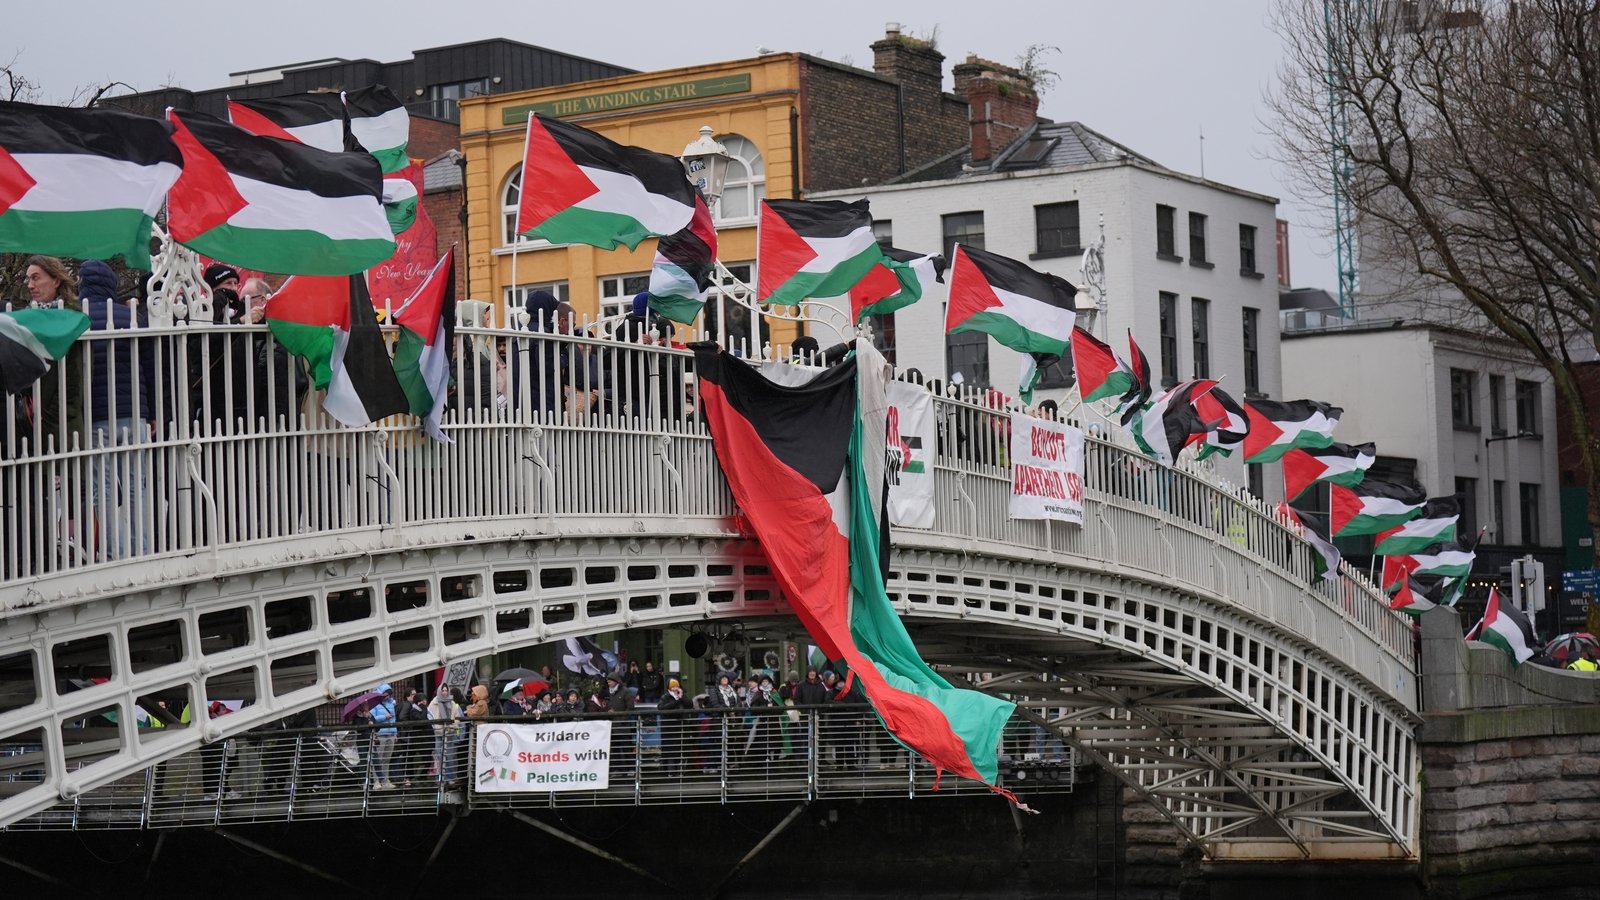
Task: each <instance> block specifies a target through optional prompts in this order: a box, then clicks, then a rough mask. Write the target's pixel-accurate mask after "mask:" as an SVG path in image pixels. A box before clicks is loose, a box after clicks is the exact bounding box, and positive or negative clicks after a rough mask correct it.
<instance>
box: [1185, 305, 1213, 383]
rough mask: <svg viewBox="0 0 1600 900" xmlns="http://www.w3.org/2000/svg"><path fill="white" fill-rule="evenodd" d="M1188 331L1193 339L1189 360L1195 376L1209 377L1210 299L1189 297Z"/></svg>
mask: <svg viewBox="0 0 1600 900" xmlns="http://www.w3.org/2000/svg"><path fill="white" fill-rule="evenodd" d="M1189 333H1190V336H1191V337H1192V339H1193V344H1192V346H1191V347H1190V353H1191V354H1192V357H1191V358H1190V360H1189V363H1190V365H1191V366H1192V367H1193V370H1194V377H1196V378H1210V377H1211V301H1210V300H1207V299H1206V298H1204V297H1190V298H1189Z"/></svg>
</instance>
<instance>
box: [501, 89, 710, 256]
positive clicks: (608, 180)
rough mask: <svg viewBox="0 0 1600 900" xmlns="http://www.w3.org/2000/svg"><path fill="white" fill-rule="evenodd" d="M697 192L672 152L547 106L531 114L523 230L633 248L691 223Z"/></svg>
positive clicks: (520, 219) (520, 212)
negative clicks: (618, 136)
mask: <svg viewBox="0 0 1600 900" xmlns="http://www.w3.org/2000/svg"><path fill="white" fill-rule="evenodd" d="M696 196H697V195H696V192H695V189H694V186H693V185H691V184H690V183H689V179H688V177H686V176H685V175H684V174H683V163H681V162H679V161H678V160H677V159H676V158H675V157H671V156H667V155H666V154H664V153H656V152H654V151H651V150H644V149H641V148H639V147H625V146H623V145H621V144H618V143H617V142H615V141H612V140H608V139H607V138H603V137H601V136H600V135H598V134H595V133H594V132H592V131H590V130H589V129H587V128H580V127H578V126H577V125H570V124H568V123H566V122H563V121H561V120H560V119H552V118H548V117H546V116H544V115H542V114H534V115H531V116H529V117H528V136H527V143H526V144H525V145H524V148H523V154H522V203H521V205H520V206H519V207H518V208H517V233H518V234H531V235H533V236H534V237H540V238H544V239H545V240H548V241H550V242H552V243H556V244H588V245H590V246H592V247H599V248H600V249H602V250H615V249H617V245H618V244H623V245H626V246H627V248H628V249H629V250H632V249H634V248H635V247H637V246H639V242H640V241H642V240H644V239H645V238H647V237H659V236H661V235H668V234H673V233H675V232H677V231H680V230H682V229H683V228H685V227H687V226H688V225H689V221H690V219H691V218H693V216H694V199H695V197H696Z"/></svg>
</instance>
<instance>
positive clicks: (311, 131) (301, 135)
mask: <svg viewBox="0 0 1600 900" xmlns="http://www.w3.org/2000/svg"><path fill="white" fill-rule="evenodd" d="M284 131H287V132H289V134H291V135H293V136H294V139H295V140H297V141H299V142H300V143H302V144H305V145H306V146H307V147H315V148H317V149H318V150H326V151H328V152H329V153H343V152H344V122H342V121H340V120H338V119H329V120H327V121H326V122H313V123H312V124H310V125H296V126H294V127H293V128H285V129H284Z"/></svg>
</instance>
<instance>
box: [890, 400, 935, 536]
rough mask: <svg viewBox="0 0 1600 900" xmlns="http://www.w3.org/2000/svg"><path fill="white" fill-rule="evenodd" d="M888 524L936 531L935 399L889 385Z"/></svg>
mask: <svg viewBox="0 0 1600 900" xmlns="http://www.w3.org/2000/svg"><path fill="white" fill-rule="evenodd" d="M888 425H889V522H890V523H891V524H894V525H903V526H905V527H907V528H932V527H933V515H934V513H933V451H934V446H935V443H936V442H935V440H934V435H935V432H934V425H933V395H932V394H929V393H928V392H927V390H926V389H925V388H923V387H922V386H921V385H916V384H908V383H906V382H904V381H891V382H889V421H888Z"/></svg>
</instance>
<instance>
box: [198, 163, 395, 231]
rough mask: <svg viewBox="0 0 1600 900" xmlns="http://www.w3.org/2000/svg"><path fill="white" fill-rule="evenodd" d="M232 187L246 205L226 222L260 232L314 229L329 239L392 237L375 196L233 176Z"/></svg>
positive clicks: (387, 221)
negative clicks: (328, 193)
mask: <svg viewBox="0 0 1600 900" xmlns="http://www.w3.org/2000/svg"><path fill="white" fill-rule="evenodd" d="M231 177H232V178H233V186H234V187H235V188H237V189H238V191H239V193H240V194H241V195H242V196H243V197H244V199H245V200H246V201H248V202H249V204H250V205H249V206H246V207H245V208H244V209H241V210H239V211H238V212H236V213H234V214H233V218H231V219H229V220H228V224H229V225H232V226H234V227H236V228H250V229H257V230H261V231H315V232H317V233H318V234H322V235H325V236H326V237H328V238H329V239H331V240H336V241H348V240H385V241H388V240H393V239H394V233H393V232H392V231H390V230H389V220H388V219H387V218H386V217H385V216H384V214H383V207H382V206H380V205H379V204H378V199H377V198H376V197H319V196H317V195H316V194H313V193H311V192H310V191H297V190H294V189H292V188H286V187H279V186H278V185H275V184H267V183H266V182H264V181H256V180H254V179H251V178H245V177H243V176H240V175H233V176H231Z"/></svg>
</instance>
